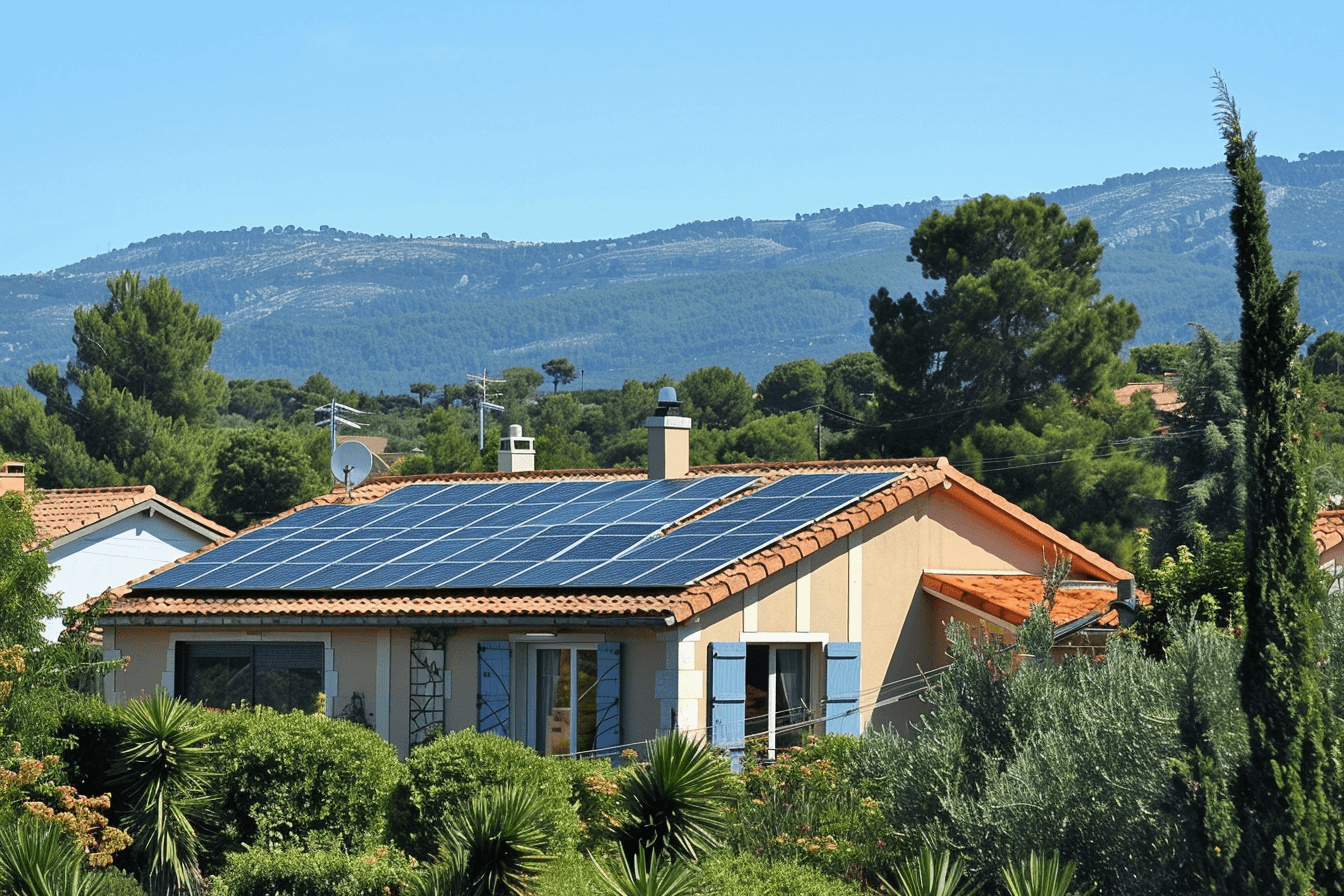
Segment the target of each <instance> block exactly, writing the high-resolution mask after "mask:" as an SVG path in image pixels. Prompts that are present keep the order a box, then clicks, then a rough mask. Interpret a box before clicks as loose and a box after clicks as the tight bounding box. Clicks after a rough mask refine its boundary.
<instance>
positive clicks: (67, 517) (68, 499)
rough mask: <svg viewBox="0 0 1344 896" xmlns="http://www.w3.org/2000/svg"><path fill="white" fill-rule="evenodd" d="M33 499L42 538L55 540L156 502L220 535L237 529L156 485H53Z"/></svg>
mask: <svg viewBox="0 0 1344 896" xmlns="http://www.w3.org/2000/svg"><path fill="white" fill-rule="evenodd" d="M39 495H40V497H39V499H38V500H37V501H36V502H34V503H33V508H32V513H33V524H34V526H35V527H36V528H37V536H38V538H40V539H42V540H44V541H46V540H54V539H57V538H61V537H62V536H65V535H70V534H72V533H74V532H77V531H79V530H80V529H83V528H85V527H87V526H92V525H93V524H95V523H98V522H101V521H102V520H105V519H107V518H109V517H111V516H115V515H116V514H118V513H121V512H122V511H125V510H130V509H132V508H135V507H139V506H140V505H144V504H150V503H153V504H154V505H155V506H156V507H157V508H160V509H163V510H167V511H170V512H172V513H175V514H178V515H180V516H181V517H183V518H185V519H187V520H190V521H191V522H193V523H195V524H196V525H197V526H200V527H202V528H204V529H207V530H209V531H210V532H212V533H214V534H215V536H216V537H217V538H230V537H232V535H233V530H232V529H228V528H225V527H224V526H221V525H219V523H216V522H214V521H213V520H210V519H207V518H206V517H203V516H201V515H200V514H199V513H197V512H196V511H194V510H190V509H188V508H186V507H183V506H182V505H181V504H178V503H177V502H175V501H169V500H168V499H167V498H162V497H160V496H159V495H158V493H157V492H156V491H155V490H154V486H152V485H127V486H120V487H115V488H51V489H45V490H43V491H41V492H39Z"/></svg>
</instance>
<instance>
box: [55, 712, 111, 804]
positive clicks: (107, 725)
mask: <svg viewBox="0 0 1344 896" xmlns="http://www.w3.org/2000/svg"><path fill="white" fill-rule="evenodd" d="M126 730H127V729H126V722H125V720H124V719H123V718H122V717H121V715H120V714H119V713H117V711H116V710H115V709H113V708H112V707H111V706H108V705H107V703H106V702H105V701H104V700H103V698H102V697H94V696H89V695H83V696H80V697H79V698H78V699H75V700H71V701H70V702H69V703H68V704H67V705H66V706H64V707H62V710H61V725H60V728H58V729H57V733H56V736H57V737H59V738H61V739H62V740H67V741H69V742H70V744H69V746H67V747H66V748H65V749H64V750H63V751H62V752H61V760H62V762H63V763H64V765H65V771H66V777H67V779H68V780H69V782H70V784H72V785H73V786H74V788H75V789H76V790H78V791H79V792H80V793H90V794H94V793H111V794H112V795H113V798H114V799H113V804H112V806H113V810H114V811H115V810H116V807H117V804H118V803H119V802H120V801H119V800H117V799H116V796H117V795H118V792H119V791H118V789H117V788H116V787H115V786H114V785H113V783H112V780H111V779H112V771H113V766H114V765H115V763H116V761H117V755H118V754H119V752H120V751H121V745H122V743H123V741H125V739H126Z"/></svg>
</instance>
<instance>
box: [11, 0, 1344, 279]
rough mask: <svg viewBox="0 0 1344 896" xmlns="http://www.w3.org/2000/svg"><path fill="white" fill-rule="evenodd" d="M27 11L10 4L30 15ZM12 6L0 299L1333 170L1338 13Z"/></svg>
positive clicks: (1341, 134)
mask: <svg viewBox="0 0 1344 896" xmlns="http://www.w3.org/2000/svg"><path fill="white" fill-rule="evenodd" d="M39 7H41V8H39ZM372 7H373V5H372V4H367V3H360V4H354V3H341V2H334V3H320V4H319V3H309V2H274V0H272V2H268V3H254V2H249V0H242V2H234V3H214V4H194V3H182V2H180V0H177V2H174V3H171V4H167V3H165V4H152V3H136V2H134V0H131V2H129V3H127V4H101V3H100V4H91V3H90V4H82V3H74V4H53V5H50V6H47V5H42V4H33V3H28V4H21V5H19V6H18V8H16V9H11V10H9V11H8V12H7V13H6V32H7V40H6V49H5V52H4V53H3V54H0V77H2V78H3V83H4V85H5V94H6V96H5V99H6V104H5V106H6V109H5V111H6V113H7V120H8V122H9V127H8V128H7V129H6V130H7V133H6V135H5V137H4V139H3V140H2V141H0V161H2V162H3V167H4V170H5V171H6V174H7V177H6V183H5V186H4V189H3V194H0V195H3V212H4V214H3V215H0V227H3V233H2V234H0V274H13V273H22V272H33V271H39V270H50V269H52V268H56V267H60V266H62V265H65V264H70V263H73V262H75V261H78V260H80V259H82V258H86V257H88V256H92V255H96V254H98V253H101V252H105V251H107V250H108V249H109V248H120V247H123V246H126V245H127V244H129V243H131V242H134V241H138V240H143V239H146V238H148V237H152V236H157V235H159V234H162V233H171V232H176V231H186V230H228V229H232V228H235V227H238V226H240V225H247V226H249V227H254V226H266V227H272V226H274V225H276V224H281V225H286V224H294V225H298V226H302V227H307V228H312V229H316V228H317V227H319V226H320V225H322V224H327V225H330V226H332V227H338V228H341V229H344V230H357V231H363V232H367V233H387V234H395V235H400V236H405V235H408V234H414V235H417V236H426V235H431V236H432V235H439V234H448V233H467V234H480V233H483V232H488V233H489V234H490V235H491V236H492V237H494V238H496V239H514V240H545V241H557V240H559V241H563V240H570V239H590V238H600V237H608V236H623V235H626V234H629V233H635V232H639V231H643V230H651V229H655V228H659V227H669V226H672V225H674V224H678V223H682V222H686V221H692V220H696V219H701V220H709V219H713V218H720V217H731V216H734V215H741V216H743V217H751V218H785V217H789V218H791V217H792V216H793V214H794V213H795V212H807V211H815V210H817V209H819V208H823V207H832V208H840V207H845V206H855V205H859V204H863V205H874V204H879V203H896V202H908V201H913V200H919V199H926V198H929V197H931V196H934V195H938V196H941V197H943V198H949V197H960V196H962V195H963V194H971V195H977V194H979V193H983V192H995V193H1007V194H1010V195H1021V194H1023V193H1027V192H1031V191H1034V190H1041V191H1048V190H1052V189H1057V188H1060V187H1067V186H1074V185H1078V184H1085V183H1097V182H1099V181H1101V180H1102V179H1104V178H1106V177H1108V176H1112V175H1116V174H1123V173H1127V172H1137V171H1148V170H1152V169H1155V168H1161V167H1168V166H1171V167H1197V166H1203V165H1208V164H1213V163H1215V162H1217V161H1219V159H1220V156H1221V147H1220V144H1219V140H1218V134H1217V130H1216V127H1215V125H1214V123H1213V120H1212V112H1213V102H1212V98H1213V95H1212V92H1211V90H1210V81H1209V76H1210V74H1211V73H1212V71H1213V69H1214V68H1218V69H1219V70H1221V71H1222V73H1223V75H1224V77H1225V78H1226V79H1227V81H1228V83H1229V85H1230V86H1231V88H1232V91H1233V93H1234V94H1235V96H1236V98H1237V101H1238V103H1239V105H1240V106H1241V108H1242V111H1243V117H1244V121H1245V123H1246V124H1247V126H1249V127H1250V128H1253V129H1255V130H1257V131H1258V132H1259V133H1260V141H1259V146H1260V151H1261V152H1262V153H1272V154H1275V155H1282V156H1286V157H1289V158H1296V157H1297V155H1298V154H1299V153H1303V152H1314V151H1319V150H1332V149H1333V150H1340V149H1344V114H1341V113H1344V77H1341V75H1340V70H1339V63H1340V48H1339V35H1340V34H1341V33H1344V4H1339V3H1338V2H1329V3H1326V2H1322V3H1295V4H1287V5H1285V7H1282V8H1280V10H1279V11H1274V12H1271V11H1270V10H1271V7H1269V6H1268V5H1267V4H1264V3H1263V2H1260V3H1254V4H1252V3H1243V2H1218V3H1214V2H1205V0H1194V2H1180V0H1177V2H1170V0H1168V2H1165V3H1160V4H1159V3H1147V2H1129V3H1123V4H1122V3H1110V4H1088V3H1077V2H1071V3H1053V2H1040V3H1033V2H1029V0H1028V2H1026V3H1016V4H1013V3H1005V2H996V3H983V2H978V0H963V2H959V3H947V4H928V3H920V4H914V3H904V2H886V3H862V2H852V3H851V2H843V0H840V2H830V3H818V4H794V3H787V2H776V3H757V2H737V3H735V2H731V0H729V2H722V0H721V2H716V3H704V2H698V0H687V2H680V3H676V4H661V5H657V6H654V5H652V4H650V5H647V6H644V5H640V4H629V3H609V4H608V3H585V2H581V0H580V2H577V3H566V4H540V3H512V2H488V3H481V2H474V3H470V4H467V3H460V2H440V3H397V2H387V3H384V4H381V5H379V6H378V8H377V9H376V10H375V9H373V8H372Z"/></svg>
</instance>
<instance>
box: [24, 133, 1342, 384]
mask: <svg viewBox="0 0 1344 896" xmlns="http://www.w3.org/2000/svg"><path fill="white" fill-rule="evenodd" d="M1260 161H1261V168H1262V170H1263V172H1264V174H1265V180H1266V184H1267V189H1266V194H1267V197H1268V199H1269V202H1270V217H1271V222H1272V227H1273V231H1272V238H1273V241H1274V246H1275V260H1276V263H1277V264H1278V265H1279V266H1280V268H1281V269H1282V270H1284V271H1286V270H1288V269H1289V268H1295V269H1298V270H1300V271H1301V272H1302V287H1301V297H1302V304H1303V318H1304V319H1305V320H1306V321H1308V322H1309V323H1311V324H1312V325H1313V326H1316V327H1317V328H1318V329H1326V328H1341V327H1344V320H1340V317H1344V152H1322V153H1313V154H1309V155H1303V156H1301V157H1300V158H1299V159H1298V160H1297V161H1292V162H1290V161H1286V160H1284V159H1279V158H1275V157H1265V158H1262V159H1261V160H1260ZM1046 198H1047V199H1049V200H1051V201H1054V202H1058V203H1060V204H1061V205H1062V206H1063V207H1064V208H1065V209H1066V211H1067V212H1068V214H1069V216H1070V218H1074V219H1076V218H1078V217H1081V216H1083V215H1088V216H1090V217H1091V218H1092V220H1093V222H1094V223H1095V224H1096V226H1097V229H1098V230H1099V231H1100V233H1101V235H1102V238H1103V240H1105V242H1106V244H1107V249H1106V255H1105V260H1104V262H1103V266H1102V272H1101V277H1102V282H1103V285H1104V287H1105V289H1106V290H1107V291H1108V292H1112V293H1115V294H1116V295H1119V296H1123V297H1124V298H1127V299H1129V300H1130V301H1133V302H1134V303H1135V304H1136V305H1137V306H1138V308H1139V312H1140V314H1141V315H1142V317H1143V321H1144V325H1143V329H1142V330H1141V331H1140V334H1139V341H1140V342H1141V343H1146V342H1156V341H1163V340H1168V339H1180V340H1184V339H1186V338H1188V336H1189V328H1188V326H1187V324H1188V323H1189V322H1191V321H1198V322H1200V323H1202V324H1204V325H1205V326H1208V327H1210V328H1211V329H1213V330H1215V331H1217V332H1220V333H1224V334H1232V333H1233V332H1235V330H1236V326H1237V315H1238V305H1237V299H1236V295H1235V291H1234V287H1233V275H1232V249H1231V240H1230V237H1229V234H1228V225H1227V212H1228V209H1229V208H1230V206H1231V192H1230V188H1229V185H1228V181H1227V177H1226V174H1225V173H1224V171H1223V169H1222V167H1221V166H1210V167H1208V168H1201V169H1163V170H1160V171H1153V172H1149V173H1147V174H1129V175H1124V176H1121V177H1114V178H1110V179H1108V180H1107V181H1106V182H1105V183H1102V184H1099V185H1093V186H1083V187H1073V188H1070V189H1066V190H1061V191H1058V192H1055V193H1051V194H1046ZM955 205H956V202H955V201H951V200H942V199H939V198H937V197H935V198H933V199H931V200H927V201H923V202H911V203H906V204H904V205H877V206H871V207H862V206H860V207H858V208H853V209H822V210H821V211H818V212H815V213H812V214H800V215H798V216H796V217H795V219H794V220H792V221H753V220H750V219H743V218H734V219H731V220H722V221H696V222H693V223H690V224H681V225H678V226H676V227H672V228H669V229H667V230H657V231H652V232H649V233H641V234H635V235H632V236H625V237H613V238H610V239H601V240H587V241H583V242H572V243H528V242H513V241H501V240H492V239H490V238H489V237H488V236H487V235H484V234H483V235H481V236H478V237H467V236H459V235H449V236H439V237H405V238H398V237H387V236H381V235H379V236H371V235H368V234H361V233H351V232H347V231H342V230H335V229H332V228H330V227H326V226H323V227H321V228H320V229H318V230H305V229H303V228H298V227H293V226H289V227H273V228H269V229H268V228H264V227H253V228H247V227H240V228H238V229H237V230H233V231H223V232H209V233H204V232H200V231H195V232H191V233H180V234H168V235H165V236H159V237H155V238H153V239H149V240H146V241H144V242H142V243H135V244H133V245H131V246H128V247H127V248H125V249H119V250H116V251H112V252H108V253H106V254H103V255H99V256H97V257H94V258H88V259H85V260H84V261H81V262H78V263H76V264H72V265H68V266H66V267H63V268H61V269H59V270H56V271H50V272H45V273H41V274H34V275H18V276H9V277H0V303H2V304H3V307H4V308H5V309H6V314H5V316H4V318H3V322H0V382H5V383H16V382H22V381H23V379H24V373H25V371H26V369H27V367H28V366H29V365H30V364H33V363H35V362H37V361H54V362H59V363H63V362H64V359H66V358H67V357H68V356H69V355H70V352H71V344H70V332H71V320H72V318H71V311H72V310H73V309H74V308H75V307H77V306H79V305H81V304H85V305H88V304H94V303H98V302H102V301H104V300H105V298H106V289H105V287H104V285H103V284H104V282H105V281H106V280H107V278H109V277H111V276H114V275H116V274H117V273H119V272H120V271H122V270H124V269H130V270H133V271H138V272H141V273H142V274H143V275H144V276H146V277H148V276H151V275H160V274H162V275H166V276H167V277H168V278H169V280H170V281H171V282H172V284H173V285H174V286H176V287H178V288H179V289H181V290H182V292H183V294H184V295H185V296H186V298H187V299H188V300H190V301H193V302H196V303H197V304H198V305H199V306H200V307H201V309H202V310H203V311H204V312H206V313H208V314H212V315H214V316H216V317H218V318H219V319H220V320H221V321H223V323H224V334H223V336H222V337H221V338H220V340H219V342H218V343H217V345H216V347H215V355H214V361H213V363H212V366H213V367H214V368H215V369H217V370H219V371H221V372H222V373H224V374H225V375H226V376H228V377H230V378H236V377H249V378H267V377H285V378H288V379H291V380H296V381H301V380H303V379H305V378H306V377H307V376H308V375H309V374H311V373H313V372H315V371H318V370H321V371H322V372H324V373H326V374H327V375H328V376H330V377H331V378H332V379H333V380H334V381H336V382H337V383H338V384H339V385H341V386H342V387H345V388H359V389H364V390H371V391H378V390H385V391H388V392H404V391H405V390H406V387H407V385H408V384H409V383H411V382H415V381H424V380H427V381H430V382H444V383H448V382H453V383H458V382H462V381H463V380H464V377H465V375H466V374H467V373H468V372H479V371H480V370H481V369H483V368H488V369H489V370H491V371H498V370H501V369H503V368H505V367H509V366H513V365H518V364H526V365H530V366H533V367H539V366H540V365H541V363H542V362H544V361H546V360H548V359H550V358H553V357H560V356H563V357H568V358H569V359H570V360H571V361H573V362H574V363H575V365H576V366H578V367H581V368H584V370H585V382H586V383H587V384H588V385H592V386H611V385H619V383H620V382H621V381H623V380H624V379H627V378H631V377H634V378H639V379H652V378H654V377H656V376H658V375H659V374H662V373H667V374H671V375H673V376H681V375H683V374H685V373H686V372H688V371H690V370H693V369H695V368H697V367H702V366H706V365H710V364H718V365H723V366H727V367H732V368H733V369H735V370H740V371H742V372H743V373H745V374H746V375H747V377H748V378H749V379H751V380H752V381H756V380H759V378H760V377H761V376H763V375H764V374H765V373H766V372H767V371H768V370H769V369H770V368H771V367H772V366H774V365H775V364H778V363H780V362H782V361H787V360H793V359H796V358H804V357H815V358H817V359H818V360H822V361H826V360H829V359H831V358H834V357H836V356H838V355H841V354H844V353H846V352H850V351H857V350H861V349H865V348H867V346H868V342H867V339H868V311H867V300H868V296H869V295H870V294H872V293H873V292H874V291H876V289H877V288H878V287H879V286H887V287H888V288H889V289H890V290H891V291H892V292H895V293H898V294H899V293H902V292H905V291H906V290H915V291H917V292H918V291H922V290H923V289H925V288H926V287H927V286H929V285H930V284H927V283H925V282H923V281H921V280H920V277H919V271H918V268H917V267H916V266H915V265H912V264H909V263H907V261H906V255H907V253H908V251H909V238H910V232H911V231H912V230H913V229H914V228H915V227H916V226H918V224H919V222H920V221H921V220H922V219H923V218H924V217H925V216H926V215H927V214H928V213H929V212H930V211H931V210H932V209H934V208H940V209H942V210H944V211H950V210H951V209H952V208H953V207H955Z"/></svg>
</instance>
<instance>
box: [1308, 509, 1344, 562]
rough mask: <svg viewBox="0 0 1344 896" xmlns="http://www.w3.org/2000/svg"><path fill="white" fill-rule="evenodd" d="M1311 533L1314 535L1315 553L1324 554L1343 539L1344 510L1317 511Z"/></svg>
mask: <svg viewBox="0 0 1344 896" xmlns="http://www.w3.org/2000/svg"><path fill="white" fill-rule="evenodd" d="M1311 534H1312V535H1314V536H1315V537H1316V553H1317V554H1324V553H1325V552H1326V551H1328V550H1330V549H1331V548H1333V547H1335V546H1336V545H1337V544H1339V543H1340V542H1341V541H1344V510H1319V511H1317V512H1316V521H1315V522H1314V523H1313V524H1312V527H1311Z"/></svg>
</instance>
